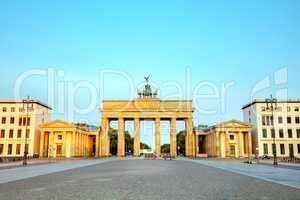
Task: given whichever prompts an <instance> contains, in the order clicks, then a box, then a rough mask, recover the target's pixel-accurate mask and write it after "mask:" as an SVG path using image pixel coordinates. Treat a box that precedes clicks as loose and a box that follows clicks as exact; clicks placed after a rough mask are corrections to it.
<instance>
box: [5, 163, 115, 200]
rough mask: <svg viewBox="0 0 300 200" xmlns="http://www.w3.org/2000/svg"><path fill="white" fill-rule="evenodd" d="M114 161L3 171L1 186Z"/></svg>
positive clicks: (53, 164)
mask: <svg viewBox="0 0 300 200" xmlns="http://www.w3.org/2000/svg"><path fill="white" fill-rule="evenodd" d="M112 160H115V158H110V159H103V160H101V159H82V160H62V161H56V162H54V161H53V162H52V163H48V164H44V165H28V166H26V167H17V168H11V169H1V170H0V184H1V183H7V182H11V181H17V180H22V179H26V178H31V177H35V176H40V175H45V174H50V173H54V172H61V171H65V170H70V169H75V168H79V167H85V166H90V165H95V164H99V163H103V162H108V161H112ZM0 200H1V199H0Z"/></svg>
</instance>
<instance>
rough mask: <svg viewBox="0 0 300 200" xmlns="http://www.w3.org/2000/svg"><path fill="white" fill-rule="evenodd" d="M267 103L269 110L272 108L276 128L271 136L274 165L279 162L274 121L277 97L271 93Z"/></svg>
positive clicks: (272, 121)
mask: <svg viewBox="0 0 300 200" xmlns="http://www.w3.org/2000/svg"><path fill="white" fill-rule="evenodd" d="M266 104H267V110H271V113H272V119H271V124H272V125H273V130H274V134H272V132H271V134H272V135H271V136H272V138H273V148H272V150H273V158H274V161H273V165H278V162H277V150H276V143H275V135H276V134H275V133H276V132H275V123H274V110H276V109H277V99H276V98H273V96H272V95H271V98H270V99H266Z"/></svg>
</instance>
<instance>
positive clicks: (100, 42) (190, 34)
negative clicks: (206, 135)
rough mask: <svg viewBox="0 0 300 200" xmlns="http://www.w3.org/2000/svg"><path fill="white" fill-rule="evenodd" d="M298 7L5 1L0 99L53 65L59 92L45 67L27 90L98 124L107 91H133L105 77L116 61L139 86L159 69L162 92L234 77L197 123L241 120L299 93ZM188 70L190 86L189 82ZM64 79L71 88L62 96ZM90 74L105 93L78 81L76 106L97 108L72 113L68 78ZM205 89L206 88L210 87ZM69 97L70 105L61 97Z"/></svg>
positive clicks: (1, 5) (1, 6)
mask: <svg viewBox="0 0 300 200" xmlns="http://www.w3.org/2000/svg"><path fill="white" fill-rule="evenodd" d="M299 9H300V3H299V1H297V0H294V1H292V0H286V1H279V0H278V1H277V0H269V1H268V0H265V1H259V0H257V1H247V2H246V1H228V0H227V1H174V0H172V1H148V2H146V1H80V2H79V1H78V2H77V1H76V2H75V1H63V2H62V1H1V2H0V70H1V74H2V78H1V80H0V90H1V93H0V98H3V99H10V98H14V97H15V95H14V87H15V85H16V81H17V80H18V79H20V76H21V75H22V74H24V73H25V72H28V71H30V70H33V69H38V70H41V71H43V70H44V71H45V72H46V71H47V70H48V69H49V68H50V71H51V70H52V71H53V73H54V82H53V88H54V93H53V95H52V97H49V96H47V94H48V91H49V89H48V88H47V81H48V79H47V77H46V76H32V77H30V78H27V79H26V80H25V81H24V82H23V84H22V87H21V89H20V93H21V96H23V97H25V96H26V95H30V96H31V97H33V98H38V99H40V100H41V101H43V102H46V103H49V102H50V104H51V105H52V107H53V108H54V110H53V118H62V119H66V120H72V121H87V122H89V123H91V124H99V123H100V114H99V110H98V109H99V107H100V106H101V104H100V100H101V99H130V98H134V96H133V95H132V94H129V93H130V91H129V86H128V84H127V82H126V80H125V79H124V77H121V76H118V75H113V74H107V75H106V76H105V81H103V84H100V83H102V82H101V80H99V74H100V73H101V71H103V70H113V71H118V72H120V73H124V74H126V75H127V76H128V77H130V80H132V83H133V84H134V86H135V87H138V86H139V85H140V84H141V83H142V82H143V77H144V76H145V75H148V74H150V75H151V81H152V82H153V84H154V85H155V86H156V87H157V88H158V89H159V90H160V96H161V98H163V99H164V98H165V99H166V98H168V97H170V96H172V95H174V94H176V88H174V87H172V86H170V85H168V83H177V84H179V85H181V86H182V90H183V93H186V92H187V91H186V90H188V89H187V88H190V90H191V91H194V90H195V88H197V86H199V84H200V83H203V82H204V81H207V82H209V83H210V84H211V85H214V86H215V87H216V88H218V91H221V89H220V88H221V87H222V84H229V85H231V86H230V87H229V89H228V91H227V92H226V95H225V96H226V97H224V99H225V108H224V109H221V108H220V107H221V106H220V103H219V102H220V101H219V100H218V99H210V98H199V99H198V100H197V101H196V102H194V103H195V104H196V106H197V108H201V109H206V108H207V109H210V110H214V111H215V112H214V113H212V114H205V113H201V112H195V115H194V118H195V121H194V123H195V125H196V124H212V123H214V122H216V121H220V120H226V119H231V118H236V119H240V120H242V112H241V107H242V105H244V104H245V103H247V102H249V101H250V100H251V99H252V98H265V97H267V96H269V94H270V93H276V91H278V90H282V89H286V90H287V92H288V95H287V97H288V98H300V97H299V96H300V95H299V92H300V89H299V78H298V77H299V74H300V60H299V58H300V20H299V19H300V13H299ZM280 70H281V71H280ZM278 71H279V74H281V75H280V76H281V77H282V76H286V80H285V81H283V82H282V81H281V83H280V84H277V82H276V81H275V79H274V74H276V72H278ZM282 71H285V72H287V73H286V75H282V73H281V72H282ZM283 74H285V73H283ZM187 75H189V77H190V81H189V82H190V87H185V86H186V82H187ZM266 78H270V84H269V86H268V87H263V89H259V90H257V91H256V92H254V93H253V92H252V91H253V88H255V87H256V86H257V85H258V83H260V82H261V81H262V80H266ZM281 79H284V78H281ZM62 83H63V84H64V85H65V86H64V87H63V88H65V92H64V93H63V95H59V91H58V89H57V88H58V87H59V84H62ZM81 83H90V84H91V85H93V86H94V87H95V89H96V91H97V96H96V97H95V96H92V97H91V95H90V93H91V91H90V90H88V89H86V88H81V89H78V90H77V92H76V94H73V93H72V94H73V95H72V94H71V97H72V98H73V99H74V101H75V104H76V105H77V107H79V108H85V107H87V106H88V104H89V102H90V101H91V100H92V99H95V98H96V99H97V106H94V109H92V111H91V112H88V113H84V114H79V113H76V112H75V113H73V114H71V115H70V114H67V113H69V112H71V111H72V106H71V107H67V106H68V105H69V104H68V100H70V99H69V98H70V94H68V93H67V91H68V88H67V85H68V84H71V85H72V84H73V85H76V84H78V85H80V84H81ZM262 84H263V85H266V83H265V82H263V83H262ZM101 87H104V88H105V91H104V92H103V93H102V92H101V91H100V89H99V88H101ZM196 93H197V94H202V95H203V94H205V93H209V89H207V88H205V87H204V88H201V89H199V90H197V91H196ZM220 93H221V92H220ZM252 93H253V94H252ZM62 96H63V97H64V100H63V101H62V102H64V103H63V105H64V106H65V107H62V105H61V104H60V103H59V101H60V100H61V97H62ZM175 96H176V95H175ZM175 96H174V97H175ZM190 96H192V98H193V95H190ZM49 98H53V102H52V101H51V100H49ZM59 99H60V100H59ZM51 102H52V103H51ZM58 104H60V105H58ZM58 107H60V109H59V108H58ZM178 127H179V128H178V129H180V128H181V126H178ZM151 137H152V136H151ZM144 140H146V141H148V140H149V139H147V136H145V138H144ZM150 140H152V138H151V139H150ZM164 140H165V139H164ZM166 140H167V139H166ZM150 143H151V142H150Z"/></svg>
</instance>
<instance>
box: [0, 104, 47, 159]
mask: <svg viewBox="0 0 300 200" xmlns="http://www.w3.org/2000/svg"><path fill="white" fill-rule="evenodd" d="M27 105H28V110H27ZM50 116H51V108H50V107H49V106H48V105H46V104H44V103H42V102H40V101H38V100H26V103H25V102H24V101H23V100H0V120H1V122H0V157H2V158H8V159H16V158H21V157H23V155H24V148H25V146H26V149H28V156H29V157H33V156H34V155H36V156H38V155H39V151H40V127H39V126H40V124H41V123H43V122H47V121H49V120H50ZM25 137H26V138H25Z"/></svg>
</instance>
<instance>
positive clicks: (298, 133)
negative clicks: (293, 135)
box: [297, 129, 300, 138]
mask: <svg viewBox="0 0 300 200" xmlns="http://www.w3.org/2000/svg"><path fill="white" fill-rule="evenodd" d="M297 138H300V129H297Z"/></svg>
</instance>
